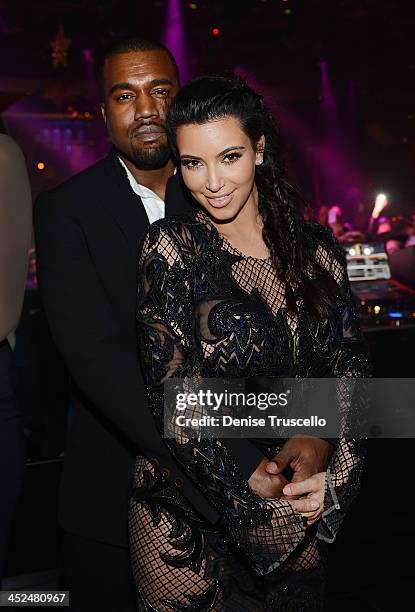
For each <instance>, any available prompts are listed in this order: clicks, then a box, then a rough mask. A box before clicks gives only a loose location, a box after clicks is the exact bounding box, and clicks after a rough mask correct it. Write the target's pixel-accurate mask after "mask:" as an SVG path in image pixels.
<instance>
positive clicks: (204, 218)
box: [196, 208, 272, 263]
mask: <svg viewBox="0 0 415 612" xmlns="http://www.w3.org/2000/svg"><path fill="white" fill-rule="evenodd" d="M196 219H197V220H198V221H202V222H203V221H204V222H205V224H206V225H208V226H209V227H210V228H211V231H212V232H213V233H214V235H215V236H216V237H217V238H218V239H219V240H220V241H221V242H222V243H223V244H226V245H227V246H228V247H229V249H231V250H232V251H234V252H235V253H237V254H238V255H239V256H240V257H242V258H243V259H252V260H253V261H262V262H264V263H265V262H271V261H272V259H271V257H254V256H253V255H248V254H247V253H243V252H242V251H240V250H239V249H238V248H237V247H235V246H234V245H233V244H232V243H231V242H229V240H228V239H227V238H225V236H224V235H223V234H221V232H220V231H219V230H218V228H217V227H216V226H215V225H214V223H213V222H212V220H211V219H210V217H209V215H208V214H207V213H206V212H205V211H204V210H203V209H202V208H199V210H198V211H197V213H196Z"/></svg>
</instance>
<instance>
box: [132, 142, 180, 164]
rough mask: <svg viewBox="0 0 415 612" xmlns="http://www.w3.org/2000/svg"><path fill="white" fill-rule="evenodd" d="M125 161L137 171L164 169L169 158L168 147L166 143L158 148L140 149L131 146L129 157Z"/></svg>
mask: <svg viewBox="0 0 415 612" xmlns="http://www.w3.org/2000/svg"><path fill="white" fill-rule="evenodd" d="M126 157H127V159H128V160H129V161H130V162H131V163H132V164H134V166H135V167H136V168H138V169H139V170H159V169H160V168H164V166H165V165H166V164H167V162H168V161H169V159H170V157H171V151H170V147H169V145H168V144H167V143H165V144H162V145H160V146H159V147H157V148H156V147H152V148H150V147H149V148H148V149H141V148H138V147H135V146H134V145H132V146H131V157H130V156H126Z"/></svg>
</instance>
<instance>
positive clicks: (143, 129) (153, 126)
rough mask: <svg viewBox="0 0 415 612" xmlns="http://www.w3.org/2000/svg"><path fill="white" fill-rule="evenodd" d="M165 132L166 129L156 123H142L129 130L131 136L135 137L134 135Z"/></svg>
mask: <svg viewBox="0 0 415 612" xmlns="http://www.w3.org/2000/svg"><path fill="white" fill-rule="evenodd" d="M165 131H166V128H165V127H164V126H163V125H159V124H157V123H143V124H142V125H140V126H138V127H137V126H136V127H134V128H133V129H132V130H131V136H135V135H136V134H154V133H156V134H163V133H165Z"/></svg>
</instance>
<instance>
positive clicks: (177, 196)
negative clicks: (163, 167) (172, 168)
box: [165, 172, 197, 217]
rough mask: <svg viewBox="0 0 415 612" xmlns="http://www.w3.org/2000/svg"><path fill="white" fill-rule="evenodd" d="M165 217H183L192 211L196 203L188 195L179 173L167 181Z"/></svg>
mask: <svg viewBox="0 0 415 612" xmlns="http://www.w3.org/2000/svg"><path fill="white" fill-rule="evenodd" d="M165 204H166V217H169V216H172V215H184V214H186V213H189V212H191V211H192V210H194V208H195V206H197V203H196V201H195V200H194V199H193V198H192V196H191V195H190V193H189V191H188V189H187V188H186V187H185V185H184V183H183V179H182V177H181V174H180V173H179V172H176V174H174V175H173V176H171V177H170V178H169V180H168V181H167V187H166V201H165Z"/></svg>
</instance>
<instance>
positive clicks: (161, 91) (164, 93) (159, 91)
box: [153, 89, 169, 96]
mask: <svg viewBox="0 0 415 612" xmlns="http://www.w3.org/2000/svg"><path fill="white" fill-rule="evenodd" d="M153 94H154V95H155V96H167V95H168V94H169V92H168V90H167V89H156V90H155V91H153Z"/></svg>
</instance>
